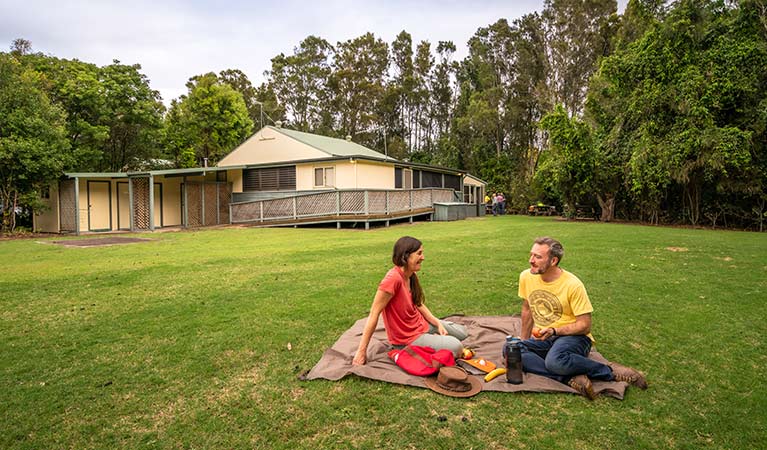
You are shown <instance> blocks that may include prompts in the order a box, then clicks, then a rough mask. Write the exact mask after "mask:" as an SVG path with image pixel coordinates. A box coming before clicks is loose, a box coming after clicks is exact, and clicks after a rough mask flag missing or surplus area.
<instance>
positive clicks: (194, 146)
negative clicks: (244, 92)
mask: <svg viewBox="0 0 767 450" xmlns="http://www.w3.org/2000/svg"><path fill="white" fill-rule="evenodd" d="M186 86H187V88H188V89H189V93H188V94H187V95H183V96H181V98H180V101H178V102H175V101H174V102H173V103H172V104H171V110H170V112H169V114H168V119H167V120H168V124H167V126H166V143H167V145H169V146H171V147H170V148H169V149H168V150H169V152H170V153H171V155H173V157H174V159H175V160H176V161H177V162H179V163H182V164H186V163H188V162H189V153H190V150H193V151H194V155H195V160H196V162H197V163H198V164H201V165H202V164H206V163H207V164H209V165H213V164H216V163H217V162H218V161H219V160H220V159H221V158H222V157H223V156H225V155H226V154H227V153H228V152H230V151H231V150H233V149H234V148H235V147H236V146H237V145H239V144H240V143H241V142H242V141H243V140H244V139H245V138H246V137H247V136H249V135H250V133H251V131H252V129H253V121H252V120H251V119H250V117H249V116H248V110H247V108H246V106H245V101H244V100H243V99H242V96H241V95H240V94H239V93H238V92H237V91H235V90H234V89H232V87H231V86H229V84H227V83H225V82H222V81H220V80H219V79H218V77H217V76H216V74H214V73H207V74H205V75H198V76H195V77H192V78H190V79H189V82H187V84H186Z"/></svg>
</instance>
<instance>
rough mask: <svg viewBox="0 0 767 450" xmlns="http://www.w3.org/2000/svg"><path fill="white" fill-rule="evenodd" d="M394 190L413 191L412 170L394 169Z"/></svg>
mask: <svg viewBox="0 0 767 450" xmlns="http://www.w3.org/2000/svg"><path fill="white" fill-rule="evenodd" d="M394 189H413V171H412V170H411V169H403V168H402V167H395V168H394Z"/></svg>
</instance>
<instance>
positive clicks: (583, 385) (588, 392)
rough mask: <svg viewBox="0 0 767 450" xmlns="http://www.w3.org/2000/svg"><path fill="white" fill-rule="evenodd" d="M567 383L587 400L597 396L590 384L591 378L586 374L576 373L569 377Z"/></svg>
mask: <svg viewBox="0 0 767 450" xmlns="http://www.w3.org/2000/svg"><path fill="white" fill-rule="evenodd" d="M567 384H568V385H570V387H571V388H573V389H575V390H576V391H578V392H579V393H580V394H581V395H583V396H584V397H586V398H588V399H589V400H594V399H595V398H597V394H596V393H595V392H594V386H592V385H591V380H589V377H587V376H586V375H576V376H574V377H572V378H570V381H569V382H568V383H567Z"/></svg>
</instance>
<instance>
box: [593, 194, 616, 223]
mask: <svg viewBox="0 0 767 450" xmlns="http://www.w3.org/2000/svg"><path fill="white" fill-rule="evenodd" d="M597 201H598V202H599V207H600V208H602V215H601V216H600V217H599V220H601V221H602V222H610V221H611V220H613V219H614V218H615V195H613V194H605V197H604V198H602V195H601V194H597Z"/></svg>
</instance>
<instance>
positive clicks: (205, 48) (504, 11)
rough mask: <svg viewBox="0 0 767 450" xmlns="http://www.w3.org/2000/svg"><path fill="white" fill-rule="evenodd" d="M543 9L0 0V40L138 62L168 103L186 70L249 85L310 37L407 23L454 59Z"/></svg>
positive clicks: (333, 38)
mask: <svg viewBox="0 0 767 450" xmlns="http://www.w3.org/2000/svg"><path fill="white" fill-rule="evenodd" d="M542 7H543V5H542V1H533V0H517V1H513V2H509V1H501V0H492V1H491V0H484V1H474V2H466V1H454V0H446V1H436V0H425V1H419V2H413V1H404V0H391V1H388V2H376V1H370V0H360V1H348V0H329V1H323V2H317V1H299V0H283V1H269V2H265V1H264V2H253V1H243V0H235V1H231V2H220V3H219V2H207V1H199V0H197V1H191V2H185V1H163V0H155V1H150V0H135V1H131V2H125V1H113V0H104V1H99V2H91V1H85V0H73V1H66V2H63V1H60V0H56V1H53V0H29V1H22V2H18V1H9V0H0V44H2V43H5V45H6V46H10V44H11V42H12V41H13V39H15V38H19V37H22V38H25V39H28V40H29V41H31V42H32V46H33V49H34V50H35V51H40V52H43V53H46V54H51V55H53V56H56V57H59V58H67V59H74V58H76V59H79V60H82V61H86V62H91V63H94V64H97V65H99V66H102V65H106V64H110V63H111V62H112V60H113V59H117V60H119V61H120V62H122V63H123V64H137V63H138V64H141V66H142V72H143V73H144V74H146V75H147V77H148V78H149V79H150V83H151V87H152V88H153V89H156V90H158V91H160V92H161V94H162V96H163V99H164V101H165V103H166V104H167V103H169V102H170V100H171V99H173V98H177V97H178V96H179V95H181V94H184V93H185V92H186V87H185V83H186V81H187V80H188V79H189V78H190V77H192V76H194V75H199V74H202V73H206V72H220V71H221V70H224V69H240V70H242V71H243V72H244V73H245V74H246V75H248V77H249V78H250V79H251V82H252V83H253V84H254V85H258V84H260V83H261V82H262V81H263V80H264V77H263V72H264V71H265V70H268V69H269V68H270V66H271V62H270V60H271V58H273V57H274V56H276V55H278V54H280V53H285V54H291V53H292V52H293V49H294V48H295V47H296V46H297V45H298V44H299V43H300V42H301V41H302V40H303V39H304V38H306V37H307V36H310V35H315V36H319V37H322V38H324V39H326V40H327V41H329V42H330V43H331V44H333V45H335V44H336V43H338V42H342V41H346V40H349V39H354V38H356V37H358V36H360V35H362V34H364V33H366V32H372V33H374V34H375V35H376V37H379V38H381V39H383V40H384V41H386V42H388V43H391V42H392V40H394V38H395V37H396V35H397V34H398V33H399V32H400V31H402V30H406V31H407V32H409V33H410V34H411V35H412V36H413V41H414V43H417V42H419V41H421V40H428V41H429V42H431V43H432V48H434V47H436V45H437V42H438V41H441V40H452V41H453V42H454V43H455V44H456V46H457V47H458V51H457V52H456V55H455V56H456V58H457V59H460V58H463V57H464V56H465V55H466V42H467V41H468V39H469V38H470V37H471V36H472V35H473V34H474V32H476V30H477V29H478V28H479V27H485V26H488V25H490V24H492V23H494V22H495V21H497V20H498V19H499V18H502V17H503V18H507V19H509V20H510V21H511V20H513V19H514V18H517V17H521V16H522V15H524V14H526V13H529V12H531V11H535V10H540V9H542ZM6 48H7V47H6Z"/></svg>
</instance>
